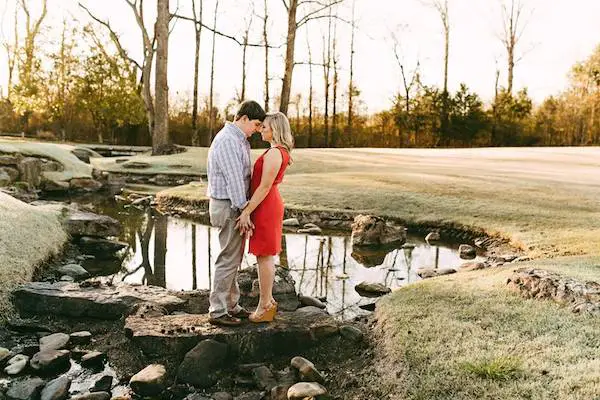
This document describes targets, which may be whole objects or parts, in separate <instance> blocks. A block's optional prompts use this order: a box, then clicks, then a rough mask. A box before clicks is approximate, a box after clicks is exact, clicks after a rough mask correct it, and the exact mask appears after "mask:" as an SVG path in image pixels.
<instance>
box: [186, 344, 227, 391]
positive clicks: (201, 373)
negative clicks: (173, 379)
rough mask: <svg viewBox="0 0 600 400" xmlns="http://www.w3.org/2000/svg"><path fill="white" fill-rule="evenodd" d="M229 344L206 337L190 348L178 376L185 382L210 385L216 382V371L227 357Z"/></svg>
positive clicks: (203, 385)
mask: <svg viewBox="0 0 600 400" xmlns="http://www.w3.org/2000/svg"><path fill="white" fill-rule="evenodd" d="M227 347H228V346H227V345H226V344H225V343H220V342H217V341H216V340H212V339H206V340H203V341H201V342H200V343H198V344H197V345H196V347H194V348H193V349H192V350H190V351H189V352H188V353H187V354H186V355H185V357H184V359H183V362H182V363H181V365H179V369H178V371H177V377H178V378H179V380H181V381H182V382H184V383H189V384H191V385H194V386H199V387H210V386H212V385H214V384H215V383H216V377H215V372H216V370H217V369H218V368H220V367H221V366H222V365H223V364H224V362H225V359H226V358H227V350H228V349H227Z"/></svg>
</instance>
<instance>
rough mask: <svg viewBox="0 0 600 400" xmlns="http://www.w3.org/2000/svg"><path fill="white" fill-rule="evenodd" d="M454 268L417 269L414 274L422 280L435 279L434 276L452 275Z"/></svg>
mask: <svg viewBox="0 0 600 400" xmlns="http://www.w3.org/2000/svg"><path fill="white" fill-rule="evenodd" d="M455 272H456V270H455V269H454V268H439V269H438V268H419V269H417V271H416V273H417V275H418V276H419V277H421V278H422V279H428V278H435V277H436V276H441V275H449V274H454V273H455Z"/></svg>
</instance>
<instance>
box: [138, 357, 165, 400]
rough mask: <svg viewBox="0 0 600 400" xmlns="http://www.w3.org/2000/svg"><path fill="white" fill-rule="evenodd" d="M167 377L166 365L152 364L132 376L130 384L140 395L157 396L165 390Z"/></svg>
mask: <svg viewBox="0 0 600 400" xmlns="http://www.w3.org/2000/svg"><path fill="white" fill-rule="evenodd" d="M166 379H167V370H166V369H165V367H164V365H161V364H152V365H149V366H147V367H146V368H144V369H143V370H141V371H140V372H138V373H137V374H135V375H134V376H132V377H131V380H130V381H129V385H130V386H131V388H132V389H133V391H134V392H135V393H136V394H139V395H140V396H156V395H159V394H160V393H162V392H163V391H164V390H165V388H166Z"/></svg>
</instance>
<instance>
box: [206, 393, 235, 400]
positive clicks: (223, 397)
mask: <svg viewBox="0 0 600 400" xmlns="http://www.w3.org/2000/svg"><path fill="white" fill-rule="evenodd" d="M211 397H212V398H213V400H233V396H232V395H231V394H229V393H227V392H216V393H213V394H212V395H211Z"/></svg>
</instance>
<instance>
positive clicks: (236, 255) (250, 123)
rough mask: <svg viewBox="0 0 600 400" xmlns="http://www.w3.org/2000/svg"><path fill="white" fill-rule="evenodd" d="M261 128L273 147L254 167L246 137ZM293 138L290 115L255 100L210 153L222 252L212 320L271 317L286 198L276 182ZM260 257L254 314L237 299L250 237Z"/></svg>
mask: <svg viewBox="0 0 600 400" xmlns="http://www.w3.org/2000/svg"><path fill="white" fill-rule="evenodd" d="M257 132H259V133H260V134H261V137H262V140H264V141H266V142H268V143H269V144H270V147H269V148H268V149H267V150H266V151H265V152H264V153H263V154H262V155H261V156H260V157H259V158H258V159H257V160H256V162H255V163H254V167H253V168H252V165H251V158H250V143H249V142H248V139H249V138H250V136H252V135H253V134H254V133H257ZM293 144H294V139H293V136H292V132H291V128H290V123H289V121H288V119H287V117H286V116H285V115H284V114H283V113H280V112H277V113H273V114H265V111H264V110H263V108H262V107H261V106H260V105H259V104H258V103H256V102H255V101H246V102H243V103H242V104H241V105H240V107H239V110H238V111H237V113H236V115H235V118H234V121H233V122H226V123H225V126H224V127H223V129H222V130H221V131H220V132H219V133H218V134H217V135H216V136H215V139H214V140H213V142H212V144H211V146H210V149H209V152H208V165H207V173H208V189H207V196H208V197H209V198H210V202H209V214H210V222H211V225H213V226H215V227H218V228H219V244H220V247H221V250H220V252H219V255H218V256H217V259H216V262H215V272H214V278H213V284H212V290H211V293H210V308H209V317H210V319H209V322H210V323H211V324H214V325H225V326H235V325H239V324H241V322H242V321H241V319H242V318H248V319H249V320H250V321H251V322H256V323H260V322H270V321H273V318H274V317H275V314H276V313H277V302H276V301H275V299H274V298H273V281H274V278H275V259H274V256H276V255H278V254H279V252H280V251H281V237H282V229H283V201H282V199H281V196H280V195H279V190H278V188H277V185H278V184H279V183H280V182H281V181H282V179H283V175H284V173H285V170H286V168H287V166H288V165H290V164H291V162H292V159H291V157H290V152H291V150H292V148H293ZM247 238H249V242H250V245H249V251H250V253H252V254H254V255H255V256H256V258H257V261H258V279H259V284H260V299H259V302H258V306H257V307H256V310H255V311H254V312H252V313H250V312H248V311H246V310H245V309H244V308H242V307H241V306H240V305H239V304H238V302H239V299H240V290H239V286H238V282H237V274H238V270H239V268H240V265H241V263H242V258H243V254H244V247H245V242H246V239H247Z"/></svg>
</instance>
